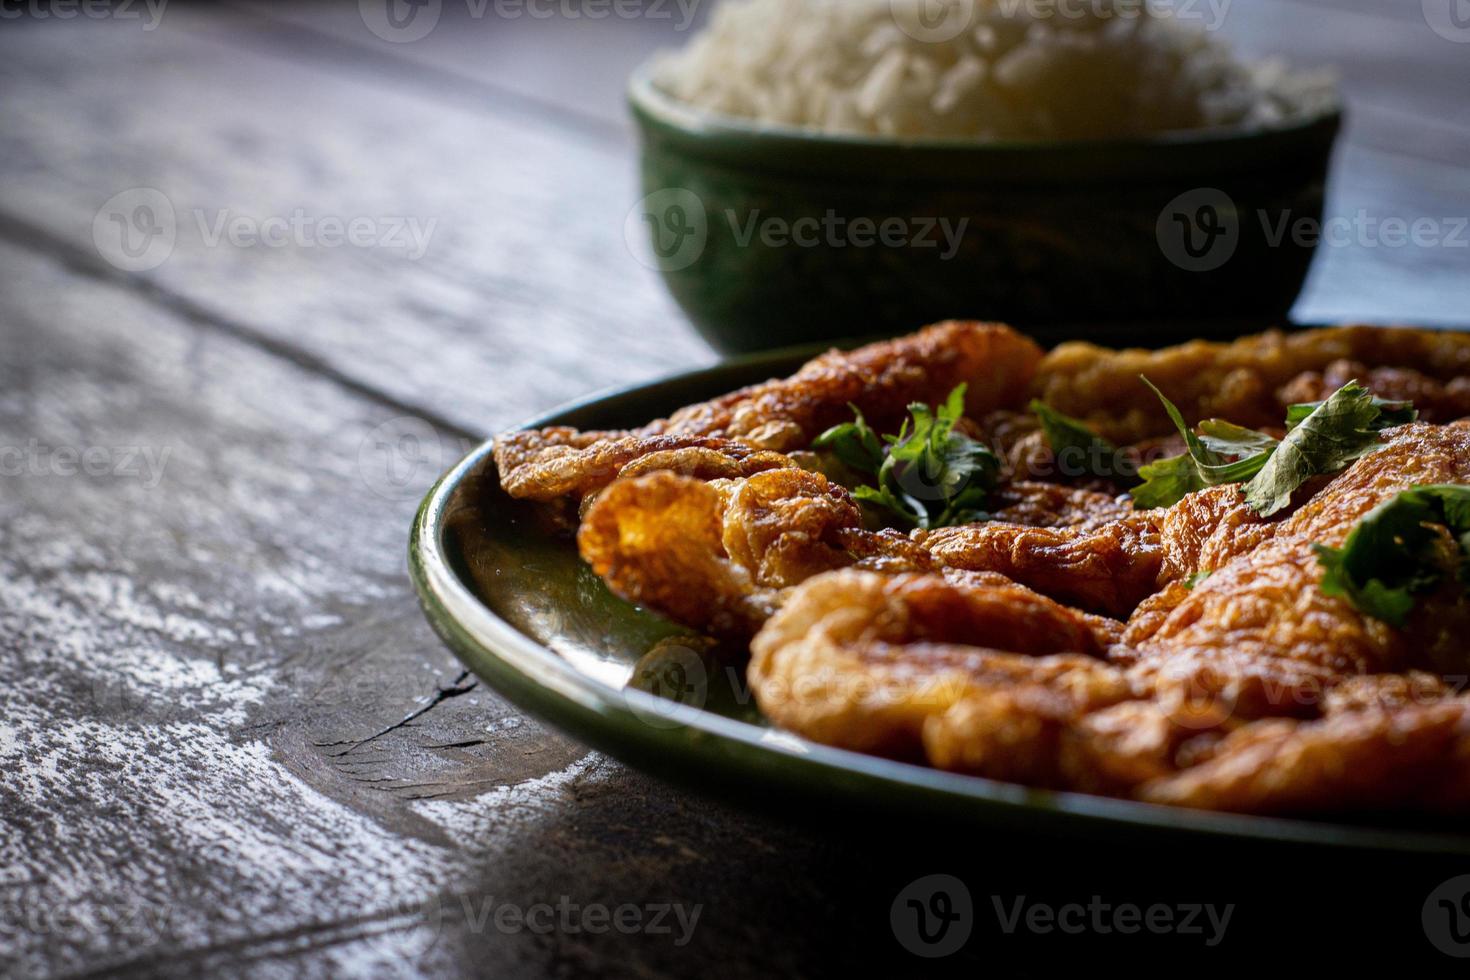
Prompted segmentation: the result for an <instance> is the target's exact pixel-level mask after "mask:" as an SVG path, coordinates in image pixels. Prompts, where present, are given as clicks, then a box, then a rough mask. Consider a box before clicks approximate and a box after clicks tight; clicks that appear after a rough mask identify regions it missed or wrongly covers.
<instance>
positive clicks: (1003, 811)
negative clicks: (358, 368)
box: [409, 350, 1470, 854]
mask: <svg viewBox="0 0 1470 980" xmlns="http://www.w3.org/2000/svg"><path fill="white" fill-rule="evenodd" d="M811 353H812V352H811V351H810V350H806V351H786V352H778V353H772V354H763V355H758V356H755V357H751V358H746V359H743V360H739V361H734V362H731V363H728V364H724V365H721V366H719V367H714V368H710V369H708V370H703V371H696V372H693V373H689V374H684V375H680V376H678V377H673V378H669V379H667V380H664V381H659V382H655V383H652V384H648V385H644V386H641V387H637V388H631V389H627V390H623V391H618V392H614V393H611V394H604V395H600V396H596V397H593V398H591V399H588V400H586V401H582V402H579V403H577V404H574V405H571V406H568V407H566V408H563V409H559V410H557V411H555V412H552V413H551V414H549V415H546V416H543V417H541V418H538V419H534V420H532V421H530V422H528V423H527V425H528V426H543V425H571V426H576V427H578V428H617V427H626V426H630V425H636V424H640V423H642V422H645V421H647V420H649V419H651V418H655V417H658V416H661V415H665V414H667V413H668V412H670V411H672V410H673V409H675V408H677V407H679V406H681V405H685V404H688V403H689V402H692V401H696V400H700V399H704V398H708V397H711V396H713V395H716V394H719V393H723V392H726V391H729V390H731V389H733V388H736V387H738V386H740V385H744V384H749V383H752V382H755V381H759V380H763V379H765V378H768V377H771V376H773V375H778V374H785V373H789V372H790V370H791V369H792V368H794V367H795V365H797V364H798V363H800V362H801V361H802V360H804V359H805V358H806V357H808V356H810V354H811ZM409 567H410V570H411V573H412V576H413V581H414V585H415V587H416V588H417V590H418V594H419V597H420V600H421V601H422V604H423V607H424V610H425V613H426V614H427V616H428V618H429V621H430V622H431V623H432V624H433V626H434V629H435V630H436V631H437V632H438V633H439V635H440V636H441V637H442V638H443V639H444V641H445V642H446V643H448V644H449V646H450V647H451V648H452V649H453V650H454V652H455V653H456V654H457V655H458V656H459V658H460V659H461V660H463V661H464V663H465V664H466V666H468V667H469V668H470V669H471V670H473V671H474V672H475V673H476V674H477V675H479V677H480V678H482V679H483V680H484V681H485V682H486V683H487V684H489V685H490V686H491V687H493V688H494V689H495V690H497V691H499V692H500V693H501V694H503V695H504V696H505V697H507V698H509V699H510V700H511V701H512V702H514V703H515V704H517V705H518V706H520V707H521V708H523V709H524V710H526V711H528V712H530V713H531V714H533V715H536V716H537V717H539V718H541V719H543V720H545V721H546V722H547V723H549V724H551V725H553V726H555V727H557V728H560V729H563V730H564V731H566V732H567V733H569V734H570V735H572V736H574V737H575V738H578V739H580V740H582V741H583V742H585V743H587V744H588V745H590V746H592V747H594V748H596V749H599V750H601V751H603V752H606V753H607V754H609V755H612V756H614V757H616V758H618V759H621V760H623V761H625V762H627V763H628V764H630V765H633V766H637V767H639V768H642V769H644V770H647V771H649V772H651V773H654V774H655V775H658V776H661V777H664V778H667V779H669V780H671V781H674V782H676V783H678V784H680V785H683V786H687V787H690V788H693V789H697V790H701V791H705V792H710V793H715V794H718V795H722V796H724V797H726V798H728V799H731V800H734V801H737V802H740V803H744V804H747V805H753V806H758V807H761V808H763V809H774V810H777V811H780V812H785V813H802V814H809V813H813V812H823V811H830V810H836V811H838V812H844V813H848V814H852V813H864V814H877V815H884V814H891V815H896V816H898V817H901V818H908V819H910V820H925V821H930V822H933V821H945V822H952V821H959V822H963V823H965V824H967V825H969V826H971V827H976V826H983V827H985V828H987V829H988V828H996V829H1005V828H1024V829H1026V830H1028V831H1030V832H1033V833H1040V834H1054V835H1066V836H1076V835H1086V836H1089V837H1094V838H1096V837H1103V838H1117V837H1119V836H1122V835H1129V836H1137V835H1146V836H1147V837H1148V838H1149V840H1150V841H1151V842H1155V843H1160V842H1162V841H1161V836H1167V837H1170V838H1179V837H1185V838H1195V839H1197V841H1196V842H1197V843H1204V842H1205V840H1206V839H1210V838H1213V839H1215V840H1220V839H1222V838H1230V839H1236V840H1241V839H1244V840H1259V841H1265V840H1269V841H1277V842H1293V843H1313V844H1321V845H1329V846H1336V847H1350V848H1370V849H1377V850H1401V851H1420V852H1456V853H1462V854H1470V835H1467V834H1461V833H1455V832H1453V831H1452V830H1451V829H1449V828H1447V827H1445V826H1438V827H1436V826H1423V825H1415V826H1403V825H1399V824H1395V823H1393V822H1391V821H1389V820H1387V819H1385V820H1383V821H1378V822H1376V823H1373V824H1346V823H1325V822H1309V821H1298V820H1279V819H1264V818H1256V817H1244V816H1236V815H1231V814H1217V813H1207V812H1197V811H1190V810H1181V809H1173V808H1166V807H1157V806H1150V805H1146V804H1140V803H1130V802H1126V801H1121V800H1111V799H1105V798H1101V797H1093V796H1086V795H1082V794H1074V793H1052V792H1044V791H1039V790H1033V789H1028V788H1026V787H1022V786H1016V785H1012V784H1006V783H998V782H992V781H989V780H984V779H978V778H974V777H970V776H960V775H954V774H950V773H943V772H937V771H934V770H931V769H925V768H921V767H918V766H913V765H907V764H904V763H899V762H892V761H889V760H886V759H878V758H873V757H869V756H864V755H859V754H856V753H853V752H846V751H842V750H838V749H832V748H827V747H825V746H821V745H816V744H814V743H811V742H807V741H805V740H803V739H800V738H797V737H794V736H792V735H789V734H786V733H783V732H780V731H777V730H775V729H772V728H769V727H767V726H766V725H765V724H764V722H763V721H762V719H761V718H760V716H759V714H758V712H757V711H756V710H755V708H754V707H753V704H752V702H751V700H750V698H749V696H748V691H747V690H746V689H745V686H744V672H743V669H741V666H740V665H738V664H734V665H732V664H724V663H721V662H719V661H717V660H714V659H711V658H710V657H709V656H708V655H707V654H702V653H698V652H696V645H694V644H689V645H685V644H683V643H681V642H680V637H681V636H682V635H683V633H682V631H681V630H680V629H678V628H677V627H675V626H672V625H671V624H669V623H668V622H666V621H664V620H662V619H660V618H658V617H656V616H654V615H652V614H650V613H648V612H645V611H643V610H640V609H637V608H635V607H634V606H631V605H629V604H628V603H626V602H623V601H622V600H620V599H618V598H616V597H615V596H613V595H612V594H611V593H609V592H608V591H607V589H606V588H605V587H604V585H603V583H602V582H601V580H600V579H598V578H597V577H596V576H594V575H592V574H591V573H590V572H589V571H588V570H587V569H586V568H585V567H584V566H583V565H582V564H581V562H580V561H579V560H578V558H577V555H576V549H575V546H574V545H573V543H572V542H571V541H570V540H569V539H568V538H566V537H564V536H560V537H559V536H557V535H555V534H553V533H550V532H549V531H547V530H546V529H545V528H543V527H541V526H540V525H539V523H538V521H537V520H536V519H535V517H534V516H533V515H532V513H531V512H530V511H529V510H527V509H526V508H524V507H523V506H521V505H519V504H518V503H516V502H514V501H512V500H510V499H509V498H508V497H506V496H505V495H504V494H502V493H501V492H500V490H499V485H498V480H497V478H496V472H495V464H494V461H493V459H492V458H491V454H490V445H489V444H488V443H486V444H485V445H483V446H481V447H480V448H478V449H476V450H475V451H474V452H472V453H470V455H469V456H467V457H465V459H463V460H462V461H461V462H460V463H459V464H458V465H456V466H455V467H454V468H453V469H452V470H450V471H449V472H448V473H446V474H445V475H444V476H443V477H442V478H441V479H440V480H439V482H438V483H437V484H436V485H435V486H434V488H433V489H432V490H431V491H430V492H429V495H428V497H427V498H425V500H424V502H423V505H422V507H421V508H420V510H419V513H418V516H417V518H416V520H415V521H414V526H413V533H412V538H411V540H410V542H409ZM648 687H654V688H661V689H662V690H663V692H664V693H665V694H668V695H671V696H672V697H660V696H657V695H655V694H652V693H648V692H647V691H646V690H643V689H640V688H648Z"/></svg>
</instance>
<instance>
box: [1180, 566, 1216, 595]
mask: <svg viewBox="0 0 1470 980" xmlns="http://www.w3.org/2000/svg"><path fill="white" fill-rule="evenodd" d="M1214 574H1215V570H1214V569H1213V568H1209V569H1206V570H1204V571H1202V572H1195V573H1194V574H1193V575H1191V576H1189V578H1187V579H1185V580H1184V587H1185V588H1186V589H1191V590H1193V589H1194V587H1195V586H1196V585H1199V584H1200V583H1201V582H1203V581H1204V580H1205V579H1207V578H1209V577H1210V576H1211V575H1214Z"/></svg>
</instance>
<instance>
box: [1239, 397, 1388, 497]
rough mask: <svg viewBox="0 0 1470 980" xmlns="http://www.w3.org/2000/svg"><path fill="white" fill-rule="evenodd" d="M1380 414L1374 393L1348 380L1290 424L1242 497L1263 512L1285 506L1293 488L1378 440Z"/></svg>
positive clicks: (1358, 454) (1356, 455)
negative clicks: (1293, 423)
mask: <svg viewBox="0 0 1470 980" xmlns="http://www.w3.org/2000/svg"><path fill="white" fill-rule="evenodd" d="M1298 411H1300V410H1298ZM1289 415H1290V411H1289V410H1288V416H1289ZM1382 416H1383V409H1382V408H1381V407H1380V406H1379V405H1378V404H1375V402H1374V398H1373V395H1372V393H1371V392H1370V391H1368V389H1367V388H1364V387H1363V386H1362V385H1360V384H1358V383H1357V382H1356V381H1349V382H1348V383H1347V384H1345V385H1343V386H1342V387H1341V388H1339V389H1337V391H1335V392H1333V394H1332V397H1331V398H1328V399H1327V400H1326V401H1325V402H1322V403H1321V404H1320V405H1318V406H1317V407H1316V408H1314V409H1312V410H1311V411H1310V412H1308V413H1307V415H1305V416H1304V417H1302V418H1301V421H1300V422H1298V423H1297V424H1296V425H1295V426H1293V427H1292V429H1291V431H1290V432H1288V433H1287V434H1286V438H1285V439H1282V440H1281V445H1279V446H1277V447H1276V451H1275V452H1273V453H1271V454H1270V458H1269V459H1267V460H1266V461H1265V465H1264V466H1262V467H1261V471H1260V472H1259V473H1257V474H1256V475H1255V476H1254V477H1253V478H1252V479H1251V481H1250V482H1249V483H1247V484H1246V485H1245V488H1244V489H1245V502H1246V503H1247V504H1249V505H1250V507H1251V509H1252V510H1254V511H1255V512H1256V513H1257V514H1260V515H1261V516H1262V517H1270V516H1271V515H1272V514H1274V513H1276V512H1277V511H1279V510H1283V509H1284V508H1286V507H1288V506H1289V505H1290V504H1291V495H1292V492H1293V491H1295V490H1296V488H1297V487H1299V486H1301V485H1302V484H1303V483H1306V482H1307V481H1308V480H1309V479H1311V478H1312V477H1314V476H1317V475H1318V474H1321V473H1335V472H1337V471H1338V470H1340V469H1343V468H1344V467H1346V466H1350V465H1351V464H1352V463H1353V462H1355V461H1356V460H1358V459H1360V458H1362V457H1363V456H1366V455H1367V454H1368V453H1370V452H1372V451H1373V450H1375V449H1377V448H1378V447H1379V446H1380V445H1382V443H1381V441H1380V440H1379V438H1378V434H1379V432H1381V431H1383V429H1384V428H1386V427H1387V424H1385V423H1384V422H1383V420H1382Z"/></svg>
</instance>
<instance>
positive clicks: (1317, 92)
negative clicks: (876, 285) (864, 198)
mask: <svg viewBox="0 0 1470 980" xmlns="http://www.w3.org/2000/svg"><path fill="white" fill-rule="evenodd" d="M937 2H938V3H948V4H950V6H949V7H948V8H947V9H948V11H949V19H947V20H945V19H939V18H935V17H933V16H931V17H930V18H929V19H927V20H925V21H920V20H919V19H918V18H917V12H918V6H919V5H920V4H928V5H929V12H930V14H931V15H932V14H933V13H934V11H935V10H939V9H945V8H939V7H936V6H935V4H936V3H937ZM1150 2H1151V3H1152V4H1153V6H1152V7H1149V6H1145V5H1144V4H1143V2H1142V0H1070V2H1068V0H725V2H724V3H722V4H721V5H720V6H719V7H718V8H717V9H716V10H715V11H714V13H713V14H712V16H711V18H710V23H709V24H708V26H707V27H706V28H705V29H704V30H703V31H702V32H701V33H700V34H699V35H698V36H696V37H695V38H694V39H693V40H692V41H691V42H690V43H689V44H688V45H687V46H685V47H684V48H683V49H682V50H679V51H675V52H670V53H666V54H664V55H662V56H661V57H660V58H659V59H658V60H657V62H656V63H655V66H654V79H655V82H656V83H657V84H658V86H659V87H660V88H662V89H663V90H664V91H666V92H667V93H669V94H670V95H673V96H674V97H676V98H678V99H681V100H683V101H686V102H689V103H692V104H694V105H696V106H700V107H703V108H706V109H711V110H715V111H717V112H722V113H726V114H729V115H732V116H739V117H743V118H746V119H752V120H755V121H757V122H760V123H769V124H785V125H791V126H800V127H806V128H811V129H816V130H820V131H823V132H828V133H866V134H876V135H885V136H896V137H920V136H925V137H952V138H969V139H981V140H1067V139H1097V138H1107V137H1117V136H1129V135H1136V134H1141V133H1153V132H1160V131H1165V130H1179V129H1198V128H1203V127H1213V126H1247V127H1269V126H1272V125H1275V124H1280V123H1282V122H1284V121H1288V120H1290V119H1292V118H1294V117H1299V116H1301V115H1304V114H1308V113H1311V112H1314V111H1317V110H1319V109H1321V108H1323V107H1325V106H1326V105H1329V104H1331V102H1332V101H1333V99H1334V98H1335V93H1334V88H1335V84H1334V81H1333V79H1332V76H1331V74H1330V73H1324V72H1312V73H1298V72H1291V71H1288V70H1287V68H1286V66H1285V65H1284V64H1282V63H1280V62H1279V61H1269V62H1263V63H1258V64H1246V63H1243V62H1240V61H1237V60H1236V59H1235V57H1234V55H1233V54H1232V52H1231V50H1230V47H1229V45H1228V44H1227V43H1225V42H1224V41H1223V40H1220V39H1219V38H1217V37H1216V36H1215V35H1214V34H1212V33H1207V32H1206V31H1204V30H1202V29H1201V28H1200V27H1199V26H1198V25H1197V24H1187V23H1185V22H1184V20H1185V18H1184V17H1183V16H1182V15H1181V16H1178V17H1176V16H1172V15H1169V14H1167V13H1165V12H1164V10H1165V8H1163V7H1162V6H1161V5H1160V4H1159V0H1150ZM1181 9H1182V8H1181ZM1191 9H1193V10H1199V11H1203V10H1207V9H1208V5H1207V4H1204V3H1200V4H1194V5H1191ZM1224 9H1226V10H1228V6H1227V7H1225V8H1224ZM936 23H937V26H936Z"/></svg>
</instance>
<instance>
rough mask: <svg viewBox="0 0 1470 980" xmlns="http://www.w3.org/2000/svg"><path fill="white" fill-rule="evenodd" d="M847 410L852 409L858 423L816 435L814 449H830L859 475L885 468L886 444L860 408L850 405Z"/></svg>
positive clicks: (833, 427) (845, 424)
mask: <svg viewBox="0 0 1470 980" xmlns="http://www.w3.org/2000/svg"><path fill="white" fill-rule="evenodd" d="M847 407H848V408H850V409H852V414H853V415H854V416H855V420H854V421H852V422H844V423H842V424H841V425H834V426H832V428H830V429H828V430H827V431H826V432H823V433H822V434H821V435H819V436H817V438H816V439H815V440H814V441H813V442H812V448H813V449H830V450H831V451H832V455H834V456H836V457H837V458H838V459H839V460H841V461H842V462H843V463H844V464H846V465H847V466H850V467H852V468H853V469H855V470H857V471H858V472H859V473H866V474H868V475H872V474H875V473H877V472H878V467H880V466H882V465H883V443H882V441H881V440H879V438H878V433H876V432H874V431H873V429H872V427H871V426H869V425H868V420H867V419H865V418H863V413H862V412H861V411H859V410H858V407H857V406H856V405H854V404H852V403H851V402H849V403H848V406H847Z"/></svg>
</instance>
